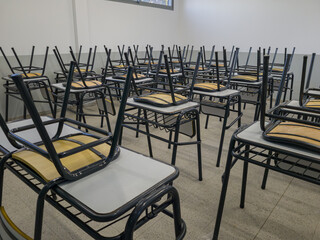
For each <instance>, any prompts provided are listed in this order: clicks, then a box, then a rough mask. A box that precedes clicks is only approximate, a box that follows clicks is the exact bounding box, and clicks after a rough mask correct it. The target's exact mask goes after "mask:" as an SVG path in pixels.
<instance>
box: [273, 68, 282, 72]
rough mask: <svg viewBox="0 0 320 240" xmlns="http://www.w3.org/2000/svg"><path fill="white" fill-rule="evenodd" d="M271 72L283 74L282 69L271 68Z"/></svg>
mask: <svg viewBox="0 0 320 240" xmlns="http://www.w3.org/2000/svg"><path fill="white" fill-rule="evenodd" d="M272 71H273V72H283V69H282V68H272Z"/></svg>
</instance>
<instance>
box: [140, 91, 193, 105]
mask: <svg viewBox="0 0 320 240" xmlns="http://www.w3.org/2000/svg"><path fill="white" fill-rule="evenodd" d="M138 99H140V100H141V99H144V100H148V101H150V102H154V103H158V104H170V103H172V97H171V94H170V93H153V94H150V95H146V96H140V97H138ZM174 99H175V101H176V102H178V101H181V100H187V98H186V97H185V96H182V95H180V94H176V93H175V94H174Z"/></svg>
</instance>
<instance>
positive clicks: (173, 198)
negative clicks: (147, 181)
mask: <svg viewBox="0 0 320 240" xmlns="http://www.w3.org/2000/svg"><path fill="white" fill-rule="evenodd" d="M165 195H167V196H168V198H167V200H166V202H165V203H164V204H163V206H169V205H172V207H173V214H172V213H168V212H166V210H165V209H163V212H164V213H165V214H166V215H168V216H171V217H173V220H174V228H175V235H176V239H177V240H180V239H183V238H184V236H185V234H186V225H185V223H184V222H183V220H182V218H181V210H180V198H179V194H178V191H177V190H176V189H175V188H174V187H172V186H170V185H168V186H163V187H161V188H159V189H158V190H156V191H155V192H154V193H152V194H151V195H149V196H147V197H146V198H144V199H141V200H140V201H139V203H138V204H137V205H136V207H135V209H134V210H133V211H132V213H131V214H130V217H129V219H128V221H127V224H126V227H125V231H124V234H125V235H124V238H123V239H126V240H127V239H128V240H129V239H130V240H131V239H133V232H134V231H135V230H136V229H137V228H139V227H140V226H141V224H139V221H138V220H139V218H140V216H141V214H142V213H143V212H144V211H145V210H147V208H148V207H150V206H152V205H153V204H154V203H155V202H157V201H158V200H159V199H161V198H162V197H164V196H165ZM155 210H157V209H155Z"/></svg>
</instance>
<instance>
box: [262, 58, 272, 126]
mask: <svg viewBox="0 0 320 240" xmlns="http://www.w3.org/2000/svg"><path fill="white" fill-rule="evenodd" d="M269 58H270V56H268V55H267V56H264V57H263V78H262V89H261V100H260V104H261V106H260V111H261V117H260V128H261V130H262V131H265V113H266V104H267V91H268V80H269Z"/></svg>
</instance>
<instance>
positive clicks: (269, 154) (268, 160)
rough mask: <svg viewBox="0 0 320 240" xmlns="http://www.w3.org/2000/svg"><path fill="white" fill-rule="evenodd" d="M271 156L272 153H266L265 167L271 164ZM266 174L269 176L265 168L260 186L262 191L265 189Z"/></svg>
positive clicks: (267, 169)
mask: <svg viewBox="0 0 320 240" xmlns="http://www.w3.org/2000/svg"><path fill="white" fill-rule="evenodd" d="M271 154H272V151H269V153H268V159H267V165H270V162H271ZM268 174H269V168H265V170H264V174H263V180H262V184H261V188H262V189H266V184H267V179H268Z"/></svg>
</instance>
